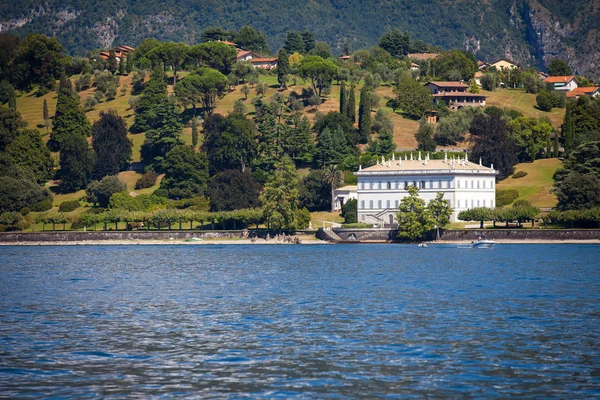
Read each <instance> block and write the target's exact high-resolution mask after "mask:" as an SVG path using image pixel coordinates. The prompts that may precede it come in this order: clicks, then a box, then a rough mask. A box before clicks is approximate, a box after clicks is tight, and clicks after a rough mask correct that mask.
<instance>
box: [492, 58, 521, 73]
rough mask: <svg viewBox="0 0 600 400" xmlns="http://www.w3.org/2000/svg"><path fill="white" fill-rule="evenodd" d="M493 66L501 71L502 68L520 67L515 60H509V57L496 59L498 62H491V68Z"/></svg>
mask: <svg viewBox="0 0 600 400" xmlns="http://www.w3.org/2000/svg"><path fill="white" fill-rule="evenodd" d="M491 67H496V69H497V70H498V71H500V70H502V69H513V68H519V66H518V65H517V64H516V63H514V62H512V61H510V60H507V59H505V58H501V59H500V60H498V61H496V62H493V63H491V64H490V68H491Z"/></svg>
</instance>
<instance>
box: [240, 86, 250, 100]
mask: <svg viewBox="0 0 600 400" xmlns="http://www.w3.org/2000/svg"><path fill="white" fill-rule="evenodd" d="M241 91H242V93H243V94H244V99H245V100H248V94H249V93H250V88H249V87H248V85H244V86H242V89H241Z"/></svg>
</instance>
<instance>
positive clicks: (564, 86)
mask: <svg viewBox="0 0 600 400" xmlns="http://www.w3.org/2000/svg"><path fill="white" fill-rule="evenodd" d="M544 83H549V84H550V85H552V88H553V89H554V90H560V91H562V92H570V91H572V90H573V89H576V88H577V87H578V86H579V85H578V84H577V78H575V76H574V75H568V76H549V77H547V78H546V79H544Z"/></svg>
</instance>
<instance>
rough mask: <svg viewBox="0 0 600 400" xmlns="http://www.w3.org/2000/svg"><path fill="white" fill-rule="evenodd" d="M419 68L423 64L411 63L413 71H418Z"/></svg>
mask: <svg viewBox="0 0 600 400" xmlns="http://www.w3.org/2000/svg"><path fill="white" fill-rule="evenodd" d="M419 68H421V66H420V65H419V64H415V63H414V62H411V63H410V70H411V71H417V70H418V69H419Z"/></svg>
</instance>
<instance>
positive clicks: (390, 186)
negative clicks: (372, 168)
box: [387, 182, 392, 190]
mask: <svg viewBox="0 0 600 400" xmlns="http://www.w3.org/2000/svg"><path fill="white" fill-rule="evenodd" d="M387 188H388V190H391V189H392V182H388V183H387Z"/></svg>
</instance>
